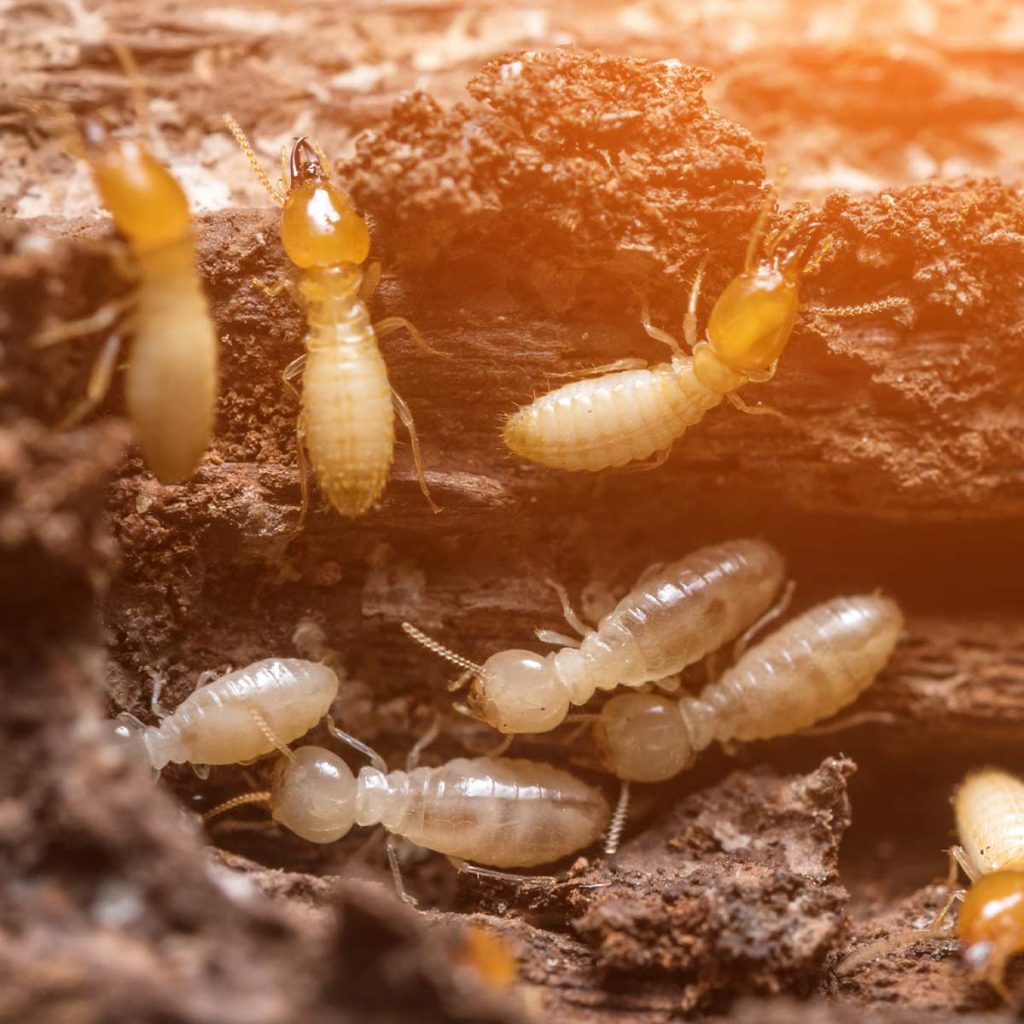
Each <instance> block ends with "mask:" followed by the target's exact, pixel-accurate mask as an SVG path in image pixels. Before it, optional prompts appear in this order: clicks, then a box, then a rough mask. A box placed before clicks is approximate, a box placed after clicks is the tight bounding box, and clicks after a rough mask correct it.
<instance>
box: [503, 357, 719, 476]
mask: <svg viewBox="0 0 1024 1024" xmlns="http://www.w3.org/2000/svg"><path fill="white" fill-rule="evenodd" d="M721 401H722V396H721V395H719V394H716V393H715V392H713V391H711V390H709V389H708V388H706V387H705V386H704V385H703V384H701V383H700V382H699V381H698V380H697V379H696V377H694V375H693V370H692V368H691V360H689V359H678V360H677V361H676V365H675V367H673V366H672V365H671V364H669V363H662V364H661V365H658V366H654V367H651V368H650V369H646V370H623V371H621V372H619V373H608V374H605V375H604V376H603V377H595V378H592V379H585V380H578V381H573V382H572V383H571V384H566V385H565V386H564V387H560V388H557V389H556V390H554V391H551V392H549V393H548V394H546V395H543V396H542V397H540V398H538V399H536V400H535V401H533V402H531V403H530V404H529V405H527V406H524V407H523V408H521V409H518V410H516V412H514V413H513V414H512V415H511V416H509V417H508V419H507V420H506V421H505V429H504V438H505V444H507V445H508V447H509V448H510V449H511V450H512V451H513V452H515V453H516V455H520V456H522V457H523V458H524V459H529V460H530V461H531V462H539V463H540V464H541V465H543V466H551V467H553V468H555V469H569V470H589V471H590V472H596V471H597V470H601V469H608V468H610V467H613V466H624V465H625V464H626V463H627V462H633V461H635V460H637V459H646V458H648V457H649V456H651V455H654V454H655V453H656V452H660V451H663V450H664V449H666V448H668V447H669V446H670V445H671V444H672V442H673V441H675V440H676V439H677V438H679V437H681V436H682V434H683V433H684V432H685V431H686V429H687V427H691V426H693V424H695V423H697V422H699V421H700V419H701V418H702V417H703V416H704V413H705V412H707V410H708V409H711V408H713V407H714V406H716V405H718V404H719V403H720V402H721Z"/></svg>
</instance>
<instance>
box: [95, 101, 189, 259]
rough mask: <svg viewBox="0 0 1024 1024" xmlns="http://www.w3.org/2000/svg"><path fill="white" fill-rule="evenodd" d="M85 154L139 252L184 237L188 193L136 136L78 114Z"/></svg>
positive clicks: (98, 185) (102, 192) (119, 225)
mask: <svg viewBox="0 0 1024 1024" xmlns="http://www.w3.org/2000/svg"><path fill="white" fill-rule="evenodd" d="M81 132H82V146H83V155H84V157H85V159H86V161H87V162H88V164H89V167H90V168H91V169H92V175H93V180H94V181H95V183H96V189H97V191H98V192H99V194H100V198H101V199H102V200H103V205H104V206H106V208H107V209H108V210H109V211H110V215H111V216H112V217H113V218H114V224H115V226H116V227H117V230H118V231H119V232H120V233H121V234H122V235H124V237H125V238H126V239H127V240H128V242H129V244H130V245H131V246H132V248H133V249H135V250H136V251H138V252H151V251H153V250H156V249H160V248H163V247H164V246H166V245H171V244H173V243H175V242H180V241H181V240H182V239H185V238H188V236H189V234H190V233H191V230H192V226H191V220H190V218H189V211H188V198H187V196H186V195H185V193H184V191H183V190H182V188H181V186H180V185H179V184H178V183H177V182H176V181H175V180H174V178H173V177H172V175H171V173H170V171H168V170H167V168H166V167H164V165H163V164H162V163H160V161H159V160H157V159H156V157H154V156H153V154H152V153H150V152H149V150H148V149H146V147H145V146H144V145H142V143H141V142H140V141H139V140H138V139H134V138H120V137H115V136H112V135H111V134H110V131H109V130H108V128H107V125H106V124H105V123H104V122H103V121H102V120H101V119H100V118H99V117H97V116H96V115H95V114H88V115H86V116H85V117H83V118H82V120H81Z"/></svg>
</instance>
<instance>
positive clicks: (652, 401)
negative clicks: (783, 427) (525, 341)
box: [503, 207, 906, 472]
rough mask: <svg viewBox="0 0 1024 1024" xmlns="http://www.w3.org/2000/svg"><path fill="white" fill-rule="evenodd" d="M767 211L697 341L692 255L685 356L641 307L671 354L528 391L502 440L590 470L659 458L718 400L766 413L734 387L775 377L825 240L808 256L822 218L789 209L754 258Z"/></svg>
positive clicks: (869, 308) (547, 461) (840, 311)
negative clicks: (803, 285) (535, 393)
mask: <svg viewBox="0 0 1024 1024" xmlns="http://www.w3.org/2000/svg"><path fill="white" fill-rule="evenodd" d="M766 217H767V207H766V208H765V209H763V210H762V213H761V217H760V218H759V220H758V224H757V226H756V227H755V229H754V231H753V233H752V235H751V238H750V241H749V244H748V246H747V254H746V261H745V263H744V268H743V271H742V272H741V273H740V274H738V275H737V276H736V277H734V278H733V279H732V280H731V281H730V282H729V284H728V285H726V287H725V289H724V291H723V292H722V293H721V295H719V297H718V299H717V301H716V302H715V304H714V306H713V308H712V310H711V315H710V317H709V319H708V323H707V329H706V334H707V337H706V338H705V339H704V340H702V341H700V342H699V343H698V339H697V301H698V298H699V295H700V288H701V281H702V279H703V274H704V263H703V262H702V263H701V265H700V267H699V269H698V271H697V274H696V277H695V279H694V283H693V288H692V290H691V292H690V301H689V306H688V308H687V312H686V315H685V318H684V321H683V333H684V337H685V340H686V343H687V346H688V348H689V349H690V350H691V351H692V355H687V354H685V353H684V351H683V349H682V347H681V346H680V345H679V342H678V341H677V340H676V339H675V337H673V336H672V335H671V334H669V333H668V332H666V331H663V330H661V329H659V328H657V327H654V326H653V325H652V324H651V323H650V320H649V318H648V316H647V313H646V309H645V312H644V314H643V317H642V323H643V326H644V330H645V331H646V333H647V334H648V335H649V336H650V337H651V338H653V339H655V340H656V341H659V342H662V343H664V344H666V345H668V347H669V348H670V349H671V352H672V358H671V360H670V361H669V362H667V363H659V364H657V365H655V366H651V367H648V366H646V365H645V364H643V363H642V362H641V368H638V369H620V370H618V371H617V372H613V373H602V369H601V368H597V369H596V370H594V371H591V373H598V374H601V375H599V376H596V377H592V376H588V377H585V378H584V379H581V380H577V381H573V382H572V383H569V384H566V385H563V386H562V387H560V388H556V389H555V390H554V391H551V392H549V393H548V394H546V395H543V396H541V397H540V398H537V399H535V400H534V401H533V402H531V403H530V404H529V405H527V406H523V407H522V408H520V409H518V410H516V411H515V412H514V413H512V414H511V415H510V416H509V417H508V418H507V419H506V421H505V425H504V430H503V436H504V439H505V444H506V445H507V446H508V448H509V449H510V450H511V451H512V452H514V453H515V454H516V455H519V456H521V457H522V458H524V459H529V460H530V461H532V462H537V463H540V464H541V465H543V466H550V467H552V468H554V469H566V470H586V471H589V472H597V471H598V470H602V469H608V468H611V467H616V466H624V465H626V464H627V463H629V462H633V461H636V460H638V459H648V458H650V457H651V456H655V455H657V459H656V460H655V463H654V464H655V465H657V464H659V463H660V462H661V461H663V459H664V458H667V456H668V453H669V450H670V449H671V446H672V444H673V443H674V442H675V441H677V440H678V439H679V438H680V437H682V435H683V434H684V433H685V432H686V431H687V430H688V429H689V428H690V427H692V426H694V425H695V424H697V423H698V422H700V420H701V419H702V418H703V417H704V414H705V413H706V412H708V411H709V410H710V409H712V408H714V407H715V406H716V405H719V404H720V403H721V402H722V400H723V399H728V400H729V401H730V402H731V403H732V404H733V405H735V406H736V407H737V408H740V409H742V410H743V411H744V412H751V413H765V412H774V410H772V409H768V408H766V407H759V406H753V407H751V406H747V405H746V404H745V403H744V402H743V401H742V400H741V399H740V398H739V396H738V395H736V394H735V392H736V391H737V390H738V389H739V388H741V387H743V386H744V385H745V384H748V383H751V382H755V383H760V382H762V381H767V380H770V379H771V378H772V377H773V376H774V374H775V367H776V364H777V362H778V360H779V357H780V356H781V355H782V353H783V351H784V349H785V347H786V344H787V342H788V341H789V336H790V334H791V332H792V330H793V325H794V323H795V321H796V316H797V312H798V311H799V309H800V307H801V301H800V281H801V278H802V277H803V276H804V274H805V273H807V272H809V271H810V270H811V269H813V268H815V267H816V266H817V265H818V263H819V262H820V260H821V258H822V255H823V253H824V251H825V249H826V247H827V242H826V243H825V245H823V246H821V247H819V248H818V249H817V251H816V252H814V253H813V254H812V249H813V248H814V244H815V241H816V239H817V237H818V235H819V233H820V231H821V229H822V225H821V224H820V223H819V222H817V221H815V220H812V219H810V218H809V217H803V218H799V217H798V218H795V219H794V220H793V221H791V223H790V225H789V226H788V227H787V228H786V229H784V230H782V231H780V232H777V233H775V234H774V235H773V236H772V237H770V238H769V239H768V241H767V243H766V245H765V251H764V253H763V255H762V256H761V257H760V259H758V258H757V250H758V248H759V244H760V239H761V234H762V232H763V226H764V222H765V220H766ZM905 302H906V300H905V299H902V298H892V299H884V300H881V301H879V302H874V303H869V304H866V305H863V306H845V307H837V308H834V309H827V308H820V309H817V310H816V311H818V312H821V313H824V314H832V315H837V316H855V315H860V314H862V313H873V312H878V311H880V310H883V309H890V308H895V307H897V306H902V305H905ZM626 362H629V363H635V362H637V361H636V360H627V361H626ZM606 369H607V368H606Z"/></svg>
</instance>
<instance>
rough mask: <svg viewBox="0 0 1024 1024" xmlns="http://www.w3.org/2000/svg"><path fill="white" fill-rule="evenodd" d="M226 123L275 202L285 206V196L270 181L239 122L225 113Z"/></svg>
mask: <svg viewBox="0 0 1024 1024" xmlns="http://www.w3.org/2000/svg"><path fill="white" fill-rule="evenodd" d="M224 124H225V125H227V129H228V131H229V132H231V134H232V135H233V136H234V138H235V142H237V143H238V148H239V149H240V150H241V151H242V152H243V153H244V154H245V158H246V160H248V161H249V166H250V167H251V168H252V170H253V173H254V174H255V175H256V177H257V178H258V179H259V182H260V184H261V185H262V186H263V187H264V188H265V189H266V190H267V191H268V192H269V193H270V196H271V198H272V199H273V200H274V202H275V203H277V204H278V205H279V206H284V196H283V195H282V194H281V193H280V192H279V191H278V190H277V189H276V188H274V186H273V185H272V184H271V183H270V179H269V178H268V177H267V172H266V171H264V170H263V168H262V167H261V166H260V162H259V160H258V159H257V158H256V153H255V152H254V151H253V148H252V145H251V144H250V143H249V140H248V139H247V138H246V135H245V132H243V131H242V128H241V126H240V125H239V123H238V122H237V121H236V120H235V119H234V118H233V117H232V116H231V115H230V114H225V115H224Z"/></svg>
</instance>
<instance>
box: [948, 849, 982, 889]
mask: <svg viewBox="0 0 1024 1024" xmlns="http://www.w3.org/2000/svg"><path fill="white" fill-rule="evenodd" d="M949 857H950V878H951V881H950V882H949V885H950V886H953V885H956V871H955V870H953V864H954V863H955V864H956V865H958V866H959V867H960V870H961V871H963V873H964V874H965V875H966V876H967V877H968V878H969V879H970V880H971V882H972V883H973V882H976V881H977V880H978V872H977V871H975V869H974V865H973V864H972V863H971V862H970V861H969V860H968V859H967V851H966V850H965V849H964V848H963V847H962V846H959V845H957V846H954V847H952V848H951V849H950V851H949Z"/></svg>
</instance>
